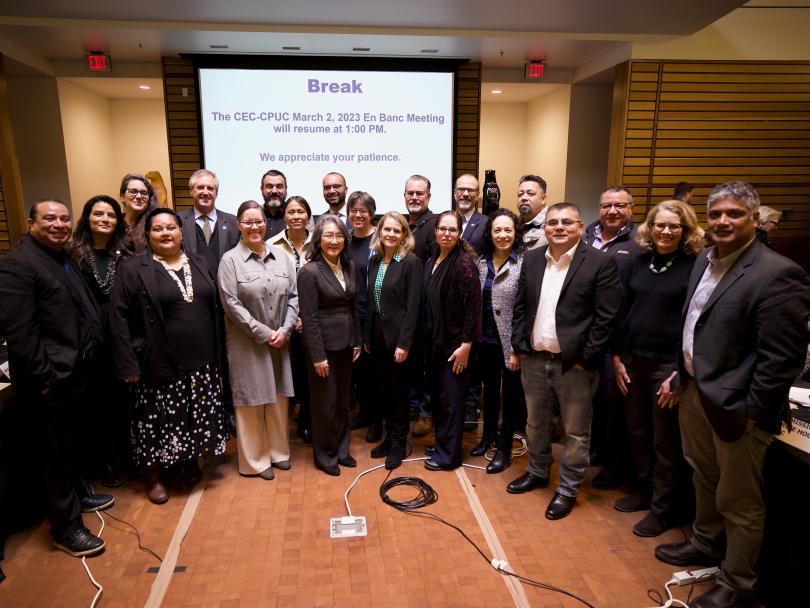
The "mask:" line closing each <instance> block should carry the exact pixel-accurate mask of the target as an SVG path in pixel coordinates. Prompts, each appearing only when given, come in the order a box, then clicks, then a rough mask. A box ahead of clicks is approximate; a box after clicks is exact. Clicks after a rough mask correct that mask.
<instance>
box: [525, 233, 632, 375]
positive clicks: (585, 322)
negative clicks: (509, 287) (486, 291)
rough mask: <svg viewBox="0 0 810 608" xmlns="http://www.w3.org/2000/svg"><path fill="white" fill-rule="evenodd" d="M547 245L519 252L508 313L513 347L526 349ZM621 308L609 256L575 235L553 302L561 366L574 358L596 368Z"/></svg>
mask: <svg viewBox="0 0 810 608" xmlns="http://www.w3.org/2000/svg"><path fill="white" fill-rule="evenodd" d="M547 250H548V245H546V246H544V247H541V248H539V249H533V250H532V251H529V252H527V253H526V255H525V256H524V258H523V266H522V267H521V269H520V278H519V279H518V287H517V296H516V298H515V310H514V315H513V317H512V349H513V350H514V351H515V353H518V354H521V353H522V354H531V353H532V352H533V348H532V341H531V338H532V329H533V328H534V319H535V316H536V315H537V306H538V304H539V302H540V291H541V288H542V286H543V276H544V275H545V273H546V251H547ZM621 308H622V286H621V283H620V282H619V275H618V271H617V267H616V260H614V259H613V256H611V255H609V254H606V253H602V252H601V251H597V250H596V249H594V248H593V247H591V246H590V245H586V244H585V243H584V242H581V241H580V244H579V246H578V247H577V249H576V251H575V252H574V258H573V259H572V260H571V265H570V267H569V268H568V273H567V274H566V275H565V281H564V282H563V285H562V290H561V291H560V299H559V301H558V302H557V310H556V315H555V319H556V322H557V339H558V341H559V343H560V350H561V351H562V366H563V372H565V371H568V369H570V368H571V367H573V366H574V364H576V363H579V364H580V365H582V367H584V368H586V369H590V370H595V369H598V368H599V365H600V363H601V361H602V358H603V356H604V354H605V352H606V351H607V349H608V344H609V341H610V336H611V334H612V333H613V329H614V328H615V326H616V323H617V321H618V319H619V314H620V313H621Z"/></svg>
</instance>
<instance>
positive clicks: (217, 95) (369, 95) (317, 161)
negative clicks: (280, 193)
mask: <svg viewBox="0 0 810 608" xmlns="http://www.w3.org/2000/svg"><path fill="white" fill-rule="evenodd" d="M199 78H200V101H201V110H202V126H203V147H204V153H205V165H206V168H208V169H211V170H212V171H214V172H215V173H216V174H217V176H218V177H219V180H220V189H219V198H218V199H217V207H219V208H221V209H224V210H226V211H230V212H235V211H236V209H237V207H238V206H239V204H240V203H241V202H242V201H245V200H248V199H255V200H257V201H259V202H260V203H261V202H263V201H262V198H261V192H260V188H259V182H260V178H261V176H262V174H263V173H264V172H265V171H267V170H268V169H278V170H280V171H282V172H283V173H284V174H285V175H286V176H287V184H288V195H290V196H291V195H293V194H298V195H301V196H303V197H304V198H306V199H307V201H308V202H309V203H310V205H311V207H312V211H313V213H314V214H320V213H323V212H324V211H326V209H327V208H328V207H327V205H326V203H325V202H324V199H323V193H322V187H321V180H322V178H323V176H324V175H325V174H326V173H328V172H330V171H337V172H339V173H342V174H343V175H344V176H345V177H346V182H347V186H348V190H349V192H352V191H354V190H365V191H367V192H369V193H371V195H372V196H374V198H375V200H376V201H377V212H378V213H382V212H385V211H388V210H396V211H400V212H405V206H404V203H403V196H402V194H403V190H404V186H405V180H406V179H407V178H408V176H410V175H412V174H414V173H419V174H422V175H425V176H427V177H428V178H429V179H430V180H431V183H432V188H431V192H432V195H433V196H432V200H431V208H434V210H444V209H447V208H449V206H450V200H451V186H452V184H451V180H452V175H451V173H452V145H453V74H450V73H432V72H422V73H415V72H365V71H309V70H232V69H200V71H199Z"/></svg>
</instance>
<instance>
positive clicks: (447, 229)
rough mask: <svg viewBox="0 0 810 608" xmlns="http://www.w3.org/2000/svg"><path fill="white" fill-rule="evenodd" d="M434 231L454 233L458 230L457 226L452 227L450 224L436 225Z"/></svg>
mask: <svg viewBox="0 0 810 608" xmlns="http://www.w3.org/2000/svg"><path fill="white" fill-rule="evenodd" d="M436 232H443V233H444V234H456V233H457V232H458V228H452V227H451V226H436Z"/></svg>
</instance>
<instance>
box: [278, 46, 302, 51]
mask: <svg viewBox="0 0 810 608" xmlns="http://www.w3.org/2000/svg"><path fill="white" fill-rule="evenodd" d="M281 50H282V51H300V50H301V47H300V46H283V47H281Z"/></svg>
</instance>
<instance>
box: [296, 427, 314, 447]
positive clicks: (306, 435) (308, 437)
mask: <svg viewBox="0 0 810 608" xmlns="http://www.w3.org/2000/svg"><path fill="white" fill-rule="evenodd" d="M299 437H301V440H302V441H303V442H304V443H306V444H307V445H312V431H310V430H309V429H304V430H303V431H301V433H300V434H299Z"/></svg>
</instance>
